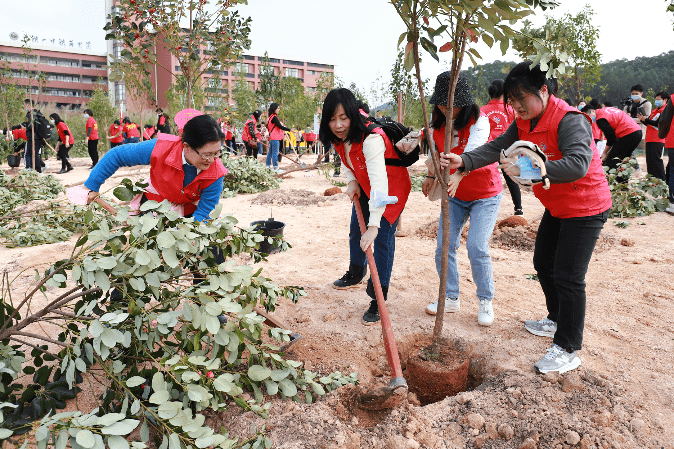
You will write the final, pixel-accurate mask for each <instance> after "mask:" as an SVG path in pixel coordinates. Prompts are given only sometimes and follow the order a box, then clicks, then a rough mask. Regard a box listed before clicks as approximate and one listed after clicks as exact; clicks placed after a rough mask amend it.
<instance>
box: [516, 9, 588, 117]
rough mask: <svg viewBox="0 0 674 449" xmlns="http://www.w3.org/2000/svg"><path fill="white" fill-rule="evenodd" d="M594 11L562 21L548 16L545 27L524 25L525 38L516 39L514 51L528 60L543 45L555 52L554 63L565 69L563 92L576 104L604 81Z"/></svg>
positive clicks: (560, 78) (565, 15)
mask: <svg viewBox="0 0 674 449" xmlns="http://www.w3.org/2000/svg"><path fill="white" fill-rule="evenodd" d="M593 17H594V11H593V10H592V8H591V7H590V6H589V5H586V6H585V7H584V8H583V9H582V10H581V11H580V12H579V13H578V14H576V15H575V16H572V15H571V14H569V13H566V14H564V16H563V17H562V18H561V19H555V18H554V17H551V16H546V22H545V25H543V26H542V27H540V28H534V27H533V26H532V24H531V22H529V21H528V20H527V21H525V22H524V27H523V28H522V34H520V35H518V36H516V37H515V38H514V39H513V48H514V49H515V50H517V52H518V53H519V54H520V56H521V57H522V58H524V59H526V58H530V57H533V56H535V55H536V54H537V53H538V52H539V50H540V49H541V43H543V44H544V45H545V46H547V47H548V48H552V49H555V50H556V52H557V53H558V55H559V56H553V59H552V62H553V64H555V65H558V66H565V67H566V69H565V70H561V72H562V73H560V74H559V81H560V88H561V91H562V92H565V94H566V96H568V97H569V98H571V99H572V100H573V101H574V102H575V103H576V104H578V103H579V102H580V100H581V99H583V98H584V95H583V93H587V92H588V90H589V89H591V88H592V87H593V86H594V85H595V84H597V83H598V82H599V80H600V78H601V53H599V50H597V40H598V39H599V27H596V26H594V25H593V22H594V20H593Z"/></svg>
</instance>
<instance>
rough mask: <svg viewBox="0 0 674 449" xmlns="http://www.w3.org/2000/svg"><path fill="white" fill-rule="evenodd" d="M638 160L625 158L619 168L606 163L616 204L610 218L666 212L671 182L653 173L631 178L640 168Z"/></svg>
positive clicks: (605, 169)
mask: <svg viewBox="0 0 674 449" xmlns="http://www.w3.org/2000/svg"><path fill="white" fill-rule="evenodd" d="M636 165H637V160H636V159H634V158H625V159H623V161H622V162H621V163H620V164H618V166H617V167H616V168H612V169H610V170H609V169H608V168H607V167H604V171H605V173H606V178H607V179H608V185H609V188H610V189H611V198H612V200H613V207H611V211H610V212H609V217H610V218H616V217H618V218H624V217H640V216H644V215H651V214H653V213H655V212H663V211H664V210H665V209H667V206H668V205H669V201H668V199H667V198H668V192H669V187H668V186H667V184H666V183H665V182H664V181H662V180H660V179H658V178H654V177H653V176H651V175H646V176H645V177H644V178H643V179H640V180H638V181H633V182H629V179H630V177H631V176H632V174H633V173H634V170H635V169H636Z"/></svg>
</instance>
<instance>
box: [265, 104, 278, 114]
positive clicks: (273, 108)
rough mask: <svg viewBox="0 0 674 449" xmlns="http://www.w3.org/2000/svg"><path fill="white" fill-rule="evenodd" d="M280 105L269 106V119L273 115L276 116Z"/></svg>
mask: <svg viewBox="0 0 674 449" xmlns="http://www.w3.org/2000/svg"><path fill="white" fill-rule="evenodd" d="M278 107H279V104H278V103H272V104H270V105H269V111H268V114H269V117H271V115H272V114H276V110H277V109H278Z"/></svg>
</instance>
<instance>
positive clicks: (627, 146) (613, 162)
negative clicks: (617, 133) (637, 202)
mask: <svg viewBox="0 0 674 449" xmlns="http://www.w3.org/2000/svg"><path fill="white" fill-rule="evenodd" d="M639 142H641V130H638V131H634V132H633V133H630V134H628V135H626V136H623V137H621V138H619V139H616V141H615V142H614V143H613V146H611V151H609V153H608V157H607V158H606V160H605V161H604V166H605V167H608V168H609V169H611V168H616V167H617V166H618V164H620V163H622V160H623V159H625V158H626V157H632V153H633V152H634V150H635V149H636V148H637V146H638V145H639ZM627 180H628V178H624V177H620V176H619V177H618V182H621V183H626V182H627Z"/></svg>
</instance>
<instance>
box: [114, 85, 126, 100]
mask: <svg viewBox="0 0 674 449" xmlns="http://www.w3.org/2000/svg"><path fill="white" fill-rule="evenodd" d="M125 101H126V85H124V84H115V103H123V102H125Z"/></svg>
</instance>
